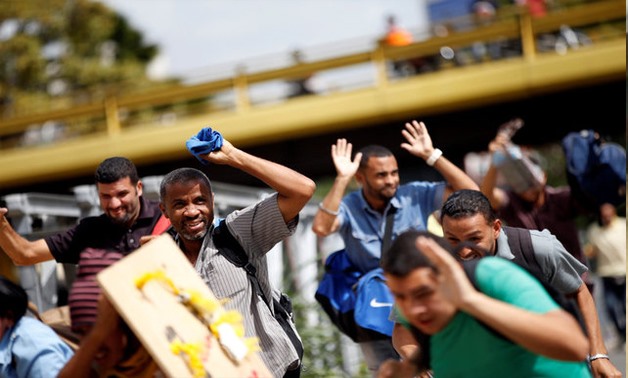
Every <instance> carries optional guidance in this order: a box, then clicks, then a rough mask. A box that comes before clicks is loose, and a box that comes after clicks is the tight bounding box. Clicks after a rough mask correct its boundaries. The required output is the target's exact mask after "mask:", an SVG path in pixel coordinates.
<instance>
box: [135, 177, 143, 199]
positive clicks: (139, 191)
mask: <svg viewBox="0 0 628 378" xmlns="http://www.w3.org/2000/svg"><path fill="white" fill-rule="evenodd" d="M135 190H136V191H137V195H138V196H141V195H142V193H143V192H144V184H142V180H139V181H138V182H137V185H136V186H135Z"/></svg>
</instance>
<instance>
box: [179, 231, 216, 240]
mask: <svg viewBox="0 0 628 378" xmlns="http://www.w3.org/2000/svg"><path fill="white" fill-rule="evenodd" d="M207 231H209V229H205V230H203V231H201V232H198V233H196V234H192V235H190V234H187V233H179V236H181V237H182V238H183V239H185V240H187V241H197V240H202V239H203V238H204V237H205V235H207Z"/></svg>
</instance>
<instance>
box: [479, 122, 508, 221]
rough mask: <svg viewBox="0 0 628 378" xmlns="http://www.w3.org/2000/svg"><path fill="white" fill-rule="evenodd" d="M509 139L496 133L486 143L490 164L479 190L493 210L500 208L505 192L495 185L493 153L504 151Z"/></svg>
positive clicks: (495, 171)
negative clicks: (493, 137) (487, 143)
mask: <svg viewBox="0 0 628 378" xmlns="http://www.w3.org/2000/svg"><path fill="white" fill-rule="evenodd" d="M509 141H510V139H509V138H508V137H506V136H504V135H501V134H497V136H496V137H495V139H493V140H492V141H491V142H490V143H489V145H488V151H489V152H490V154H491V164H490V165H489V167H488V170H487V171H486V174H485V175H484V178H483V179H482V184H480V191H482V193H483V194H484V195H485V196H486V198H488V200H489V201H490V202H491V206H492V207H493V209H495V210H499V209H500V208H502V207H503V206H504V205H505V204H506V202H507V197H506V192H504V191H503V190H502V189H500V188H498V187H497V166H496V165H495V154H498V153H502V154H503V153H505V151H506V144H507V143H508V142H509Z"/></svg>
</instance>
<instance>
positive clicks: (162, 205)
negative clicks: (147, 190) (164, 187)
mask: <svg viewBox="0 0 628 378" xmlns="http://www.w3.org/2000/svg"><path fill="white" fill-rule="evenodd" d="M159 210H161V213H162V214H163V215H164V217H166V219H170V217H169V216H168V214H167V213H166V206H164V204H163V203H162V202H159Z"/></svg>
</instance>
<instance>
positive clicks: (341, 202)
mask: <svg viewBox="0 0 628 378" xmlns="http://www.w3.org/2000/svg"><path fill="white" fill-rule="evenodd" d="M401 133H402V135H403V137H404V138H405V140H406V142H405V143H402V144H401V147H402V148H403V149H404V150H406V151H408V152H409V153H410V154H412V155H414V156H416V157H419V158H421V159H424V160H425V162H426V163H427V165H429V166H431V167H434V168H435V169H436V170H437V171H438V172H439V173H440V174H441V175H442V176H443V178H444V179H445V181H440V182H427V181H414V182H410V183H406V184H403V185H400V179H399V167H398V166H397V160H396V159H395V156H394V155H393V153H392V152H391V151H390V150H388V149H387V148H385V147H383V146H379V145H370V146H366V147H364V148H362V149H361V150H360V151H359V152H358V153H356V155H355V157H354V158H353V160H352V159H351V153H352V149H353V146H352V144H351V143H348V142H347V140H346V139H338V140H337V142H336V144H334V145H332V146H331V157H332V160H333V162H334V166H335V168H336V172H337V175H336V179H335V181H334V184H333V186H332V187H331V189H330V191H329V193H327V195H326V196H325V198H324V199H323V201H322V202H321V203H320V205H319V209H318V211H317V212H316V215H315V216H314V220H313V224H312V229H313V231H314V233H316V234H317V235H319V236H327V235H330V234H332V233H335V232H338V233H339V234H340V235H341V237H342V239H343V241H344V244H345V248H346V251H347V255H348V257H349V259H350V260H351V262H352V263H353V264H354V265H355V266H356V267H357V268H358V269H359V270H360V271H361V272H362V273H367V272H369V271H371V270H373V269H376V268H378V267H379V260H380V257H381V253H382V244H383V239H384V234H385V233H386V232H385V229H386V223H387V215H388V214H389V212H394V215H392V218H390V219H391V221H392V222H393V225H392V231H391V240H394V238H395V237H396V236H397V235H399V234H401V233H402V232H403V231H405V230H408V229H415V230H425V229H426V228H427V221H428V217H429V216H430V214H432V213H433V212H434V211H435V210H437V209H438V208H439V207H440V206H441V205H442V203H443V202H444V201H445V199H446V198H447V197H448V195H449V194H450V193H451V191H452V190H459V189H478V186H477V184H475V182H474V181H473V180H472V179H471V178H470V177H469V176H467V175H466V174H465V173H464V172H463V171H462V170H461V169H460V168H458V167H457V166H456V165H454V164H453V163H452V162H450V161H449V160H447V159H446V158H445V157H444V156H442V154H443V153H442V151H441V150H440V149H438V148H434V146H433V145H432V139H431V137H430V135H429V133H428V131H427V128H426V127H425V124H424V123H423V122H417V121H412V122H408V123H406V124H405V130H403V131H402V132H401ZM354 177H355V179H356V180H357V182H358V183H359V184H360V186H361V187H362V188H361V189H360V190H358V191H354V192H352V193H349V194H347V195H346V196H344V194H345V191H346V189H347V187H348V186H349V184H350V183H351V181H352V180H353V178H354ZM343 196H344V198H343ZM393 332H394V331H393ZM359 344H360V347H361V349H362V352H363V354H364V357H365V359H366V362H367V365H368V368H369V370H370V371H371V372H372V373H373V374H375V372H377V369H378V367H379V365H380V364H381V363H382V362H383V361H384V360H386V359H388V358H397V357H398V355H397V352H396V351H395V349H394V348H393V346H392V343H391V339H390V338H388V339H384V340H376V341H363V342H359Z"/></svg>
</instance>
